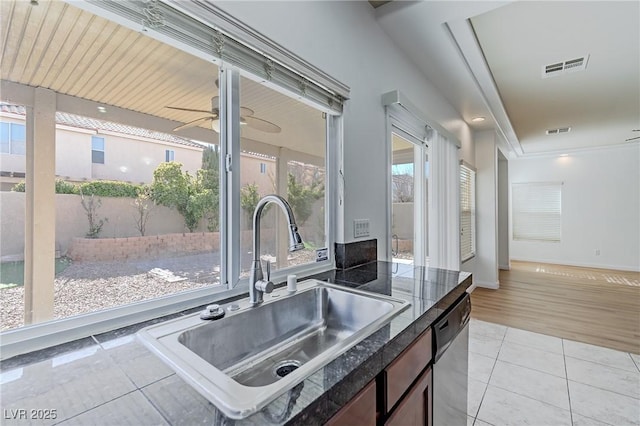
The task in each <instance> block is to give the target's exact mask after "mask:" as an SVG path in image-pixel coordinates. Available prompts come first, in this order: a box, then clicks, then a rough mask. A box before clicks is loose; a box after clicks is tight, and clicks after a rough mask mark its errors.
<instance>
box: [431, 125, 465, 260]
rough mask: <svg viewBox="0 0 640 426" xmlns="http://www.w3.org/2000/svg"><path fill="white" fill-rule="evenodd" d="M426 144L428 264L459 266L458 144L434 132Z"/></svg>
mask: <svg viewBox="0 0 640 426" xmlns="http://www.w3.org/2000/svg"><path fill="white" fill-rule="evenodd" d="M433 133H434V137H433V141H430V143H429V149H430V150H431V152H430V153H429V165H430V167H431V170H430V176H429V185H428V186H429V266H430V267H432V268H442V269H451V270H454V271H457V270H459V269H460V239H459V235H460V220H459V217H460V211H459V207H460V195H459V194H458V191H459V190H460V184H459V179H460V163H459V160H458V147H457V146H456V144H455V142H452V141H450V140H449V139H447V138H446V137H445V136H444V135H442V134H440V133H439V132H436V131H434V132H433Z"/></svg>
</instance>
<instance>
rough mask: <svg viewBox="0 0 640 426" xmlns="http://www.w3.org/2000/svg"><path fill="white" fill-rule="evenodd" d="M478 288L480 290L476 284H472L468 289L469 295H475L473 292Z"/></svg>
mask: <svg viewBox="0 0 640 426" xmlns="http://www.w3.org/2000/svg"><path fill="white" fill-rule="evenodd" d="M476 288H478V286H477V285H476V283H473V284H471V285H470V286H469V287H467V293H469V294H471V293H473V290H475V289H476Z"/></svg>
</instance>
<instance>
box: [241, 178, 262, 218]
mask: <svg viewBox="0 0 640 426" xmlns="http://www.w3.org/2000/svg"><path fill="white" fill-rule="evenodd" d="M258 201H260V194H259V193H258V185H256V184H255V183H249V184H247V185H245V186H243V187H242V189H240V207H242V210H244V211H245V212H247V222H248V224H247V229H252V228H253V212H254V211H255V210H256V207H257V206H258ZM262 213H263V214H264V213H265V211H263V212H262Z"/></svg>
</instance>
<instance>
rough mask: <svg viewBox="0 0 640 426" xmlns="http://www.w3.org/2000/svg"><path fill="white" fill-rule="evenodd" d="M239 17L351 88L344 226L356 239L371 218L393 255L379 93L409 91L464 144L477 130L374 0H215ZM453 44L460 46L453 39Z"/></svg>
mask: <svg viewBox="0 0 640 426" xmlns="http://www.w3.org/2000/svg"><path fill="white" fill-rule="evenodd" d="M216 5H217V6H219V7H220V8H222V9H223V10H225V11H226V12H227V13H229V14H231V15H232V16H234V17H235V18H237V19H239V20H240V21H242V22H244V23H245V24H247V25H249V26H250V27H252V28H254V29H255V30H257V31H259V32H260V33H262V34H264V35H265V36H266V37H268V38H270V39H271V40H273V41H275V42H276V43H279V44H280V45H282V46H283V47H285V48H287V49H288V50H290V51H292V52H293V53H295V54H296V55H298V56H299V57H301V58H302V59H304V60H306V61H307V62H309V63H311V64H312V65H314V66H315V67H318V68H319V69H321V70H323V71H324V72H326V73H327V74H329V75H331V76H332V77H334V78H336V79H338V80H339V81H341V82H342V83H344V84H346V85H348V86H349V87H350V89H351V93H350V99H349V100H347V102H346V104H345V110H344V124H343V125H344V147H343V163H344V194H343V197H344V232H343V233H342V235H336V239H337V242H351V241H357V240H359V239H356V238H354V233H353V232H354V228H353V221H354V220H355V219H369V220H370V236H369V237H367V238H376V239H377V240H378V258H381V259H385V258H386V257H387V253H386V248H387V247H388V245H387V243H388V239H389V236H388V228H387V224H388V220H389V218H388V213H387V203H388V200H387V193H386V188H387V180H388V179H389V177H388V164H387V161H388V158H387V156H388V154H387V150H388V147H387V145H386V135H385V132H386V128H385V124H386V120H385V110H384V108H383V106H382V102H381V96H382V94H383V93H386V92H389V91H391V90H396V89H397V90H400V91H401V92H403V93H406V94H408V95H409V97H410V100H411V102H412V103H413V104H414V105H415V106H416V107H417V108H418V109H420V110H421V111H423V112H424V113H425V114H426V115H427V116H428V117H430V118H431V119H433V120H436V121H437V122H438V123H439V124H441V125H443V126H444V127H445V128H446V129H447V130H448V131H450V132H451V133H453V134H454V135H455V136H456V137H457V138H458V139H459V140H460V142H461V144H462V145H463V146H464V145H465V144H467V145H468V144H469V143H471V142H470V139H471V136H472V135H471V131H470V130H469V126H467V125H466V124H465V123H464V121H463V120H462V118H461V117H460V115H459V114H458V112H457V111H456V110H455V109H454V108H453V107H452V106H451V105H450V104H449V103H448V102H447V100H446V99H445V98H444V97H443V96H442V94H441V93H440V92H439V91H438V90H437V89H436V88H435V86H433V85H432V84H431V83H430V82H429V81H428V80H427V79H426V78H425V76H424V74H422V73H421V72H420V71H419V70H418V69H417V67H416V66H415V65H414V64H413V63H412V62H411V61H410V60H409V59H408V58H407V57H406V56H405V55H404V54H403V53H402V52H401V51H400V49H398V48H397V47H396V46H395V45H394V44H393V42H392V41H391V39H390V38H389V37H388V36H387V35H386V34H385V33H384V31H383V29H382V28H381V27H380V25H379V24H378V22H377V21H376V19H375V11H374V9H373V8H372V7H371V5H369V3H368V2H361V1H331V2H322V1H310V2H306V1H305V2H261V1H243V2H236V1H234V2H228V1H227V2H216ZM451 48H452V49H453V48H455V47H454V46H453V45H452V46H451Z"/></svg>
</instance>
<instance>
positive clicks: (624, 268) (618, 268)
mask: <svg viewBox="0 0 640 426" xmlns="http://www.w3.org/2000/svg"><path fill="white" fill-rule="evenodd" d="M511 260H515V261H519V262H536V263H548V264H550V265H564V266H577V267H579V268H594V269H611V270H613V271H627V272H640V265H639V266H638V267H629V266H622V265H605V264H600V263H583V262H561V261H559V260H557V259H555V260H549V259H531V258H518V257H512V258H511Z"/></svg>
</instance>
